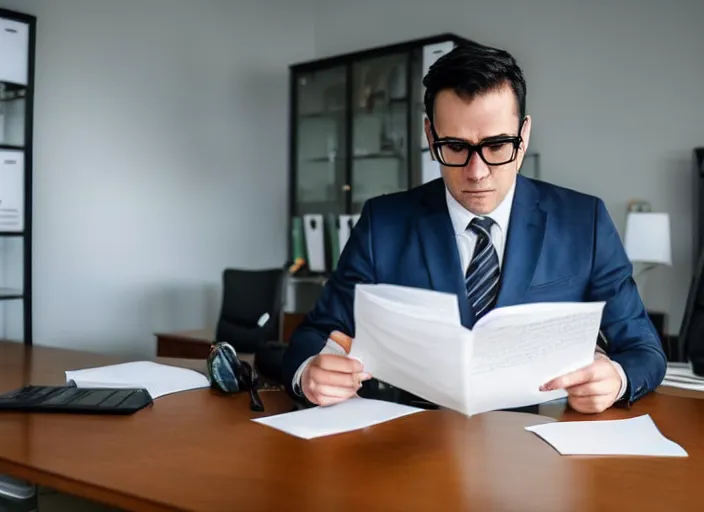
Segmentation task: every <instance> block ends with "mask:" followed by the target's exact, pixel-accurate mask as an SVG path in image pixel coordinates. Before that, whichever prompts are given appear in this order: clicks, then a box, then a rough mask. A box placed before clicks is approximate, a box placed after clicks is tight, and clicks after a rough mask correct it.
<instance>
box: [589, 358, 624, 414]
mask: <svg viewBox="0 0 704 512" xmlns="http://www.w3.org/2000/svg"><path fill="white" fill-rule="evenodd" d="M594 352H595V353H594V356H595V357H598V356H601V357H604V358H605V359H608V360H609V362H610V363H611V364H612V365H614V368H616V371H617V372H618V375H619V377H621V389H620V390H619V392H618V396H617V397H616V401H617V402H618V401H619V400H621V399H622V398H623V395H624V394H626V389H628V377H626V372H625V371H624V370H623V367H622V366H621V365H620V364H619V363H617V362H616V361H614V360H613V359H611V358H610V357H609V356H608V355H606V352H605V351H604V349H602V348H601V347H600V346H598V345H597V347H596V349H595V351H594Z"/></svg>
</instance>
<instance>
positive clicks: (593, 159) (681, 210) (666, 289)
mask: <svg viewBox="0 0 704 512" xmlns="http://www.w3.org/2000/svg"><path fill="white" fill-rule="evenodd" d="M702 27H704V2H701V1H698V0H689V1H687V0H674V1H670V2H659V1H653V0H632V1H625V0H613V1H612V0H609V1H606V0H600V1H591V2H585V1H563V0H554V1H541V0H534V1H531V2H525V1H519V0H516V1H508V0H492V1H476V0H475V1H467V0H436V1H434V2H428V1H421V0H356V1H354V2H349V1H347V0H319V1H318V8H317V10H316V37H315V47H316V56H318V57H323V56H328V55H332V54H337V53H341V52H347V51H353V50H358V49H362V48H367V47H373V46H378V45H383V44H387V43H394V42H399V41H403V40H409V39H415V38H419V37H424V36H429V35H434V34H437V33H441V32H455V33H456V34H458V35H461V36H464V37H467V38H471V39H476V40H477V41H480V42H483V43H486V44H490V45H496V46H500V47H503V48H506V49H507V50H509V51H510V52H511V53H512V54H513V55H514V56H515V57H516V58H517V59H518V60H519V62H520V64H521V65H522V67H523V69H524V72H525V74H526V79H527V83H528V110H529V112H530V114H532V116H533V135H532V139H531V146H532V149H533V150H536V151H539V152H540V153H541V155H542V159H541V160H542V161H541V166H542V173H543V177H544V179H546V180H547V181H552V182H555V183H558V184H561V185H565V186H568V187H572V188H576V189H579V190H582V191H585V192H588V193H592V194H595V195H598V196H600V197H601V198H603V199H604V201H605V202H606V204H607V207H608V208H609V211H610V213H611V215H612V217H613V218H614V221H615V222H616V223H617V226H618V227H619V229H620V230H623V227H624V224H625V210H626V203H627V202H628V200H630V199H632V198H642V199H645V200H648V201H650V202H651V204H652V206H653V209H654V210H656V211H665V212H669V213H670V215H671V222H672V230H673V233H672V246H673V268H670V269H667V268H661V269H656V270H654V271H653V273H652V274H651V277H650V278H649V281H648V282H647V283H646V286H645V287H644V288H642V291H643V295H644V299H645V301H646V305H647V306H648V307H649V308H650V309H653V310H659V311H667V312H669V313H670V318H669V330H670V332H672V333H676V332H677V331H678V330H679V326H680V321H681V317H682V313H683V309H684V303H685V299H686V294H687V289H688V286H689V276H690V272H691V240H692V238H691V236H692V235H691V232H692V231H691V230H692V227H691V221H692V204H691V192H690V190H691V189H690V182H691V172H692V171H691V168H692V167H691V165H692V164H691V162H692V148H693V147H694V146H697V145H704V101H703V100H702V91H703V90H704V59H702V49H704V30H703V29H702Z"/></svg>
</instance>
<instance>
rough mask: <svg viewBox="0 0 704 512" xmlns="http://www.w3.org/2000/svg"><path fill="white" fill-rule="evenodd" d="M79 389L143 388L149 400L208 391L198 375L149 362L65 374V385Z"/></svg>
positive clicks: (205, 383)
mask: <svg viewBox="0 0 704 512" xmlns="http://www.w3.org/2000/svg"><path fill="white" fill-rule="evenodd" d="M71 382H73V383H75V384H76V386H77V387H79V388H101V387H107V388H144V389H146V390H147V391H148V392H149V394H150V395H151V397H152V398H154V399H156V398H159V397H160V396H164V395H168V394H171V393H178V392H179V391H187V390H190V389H199V388H207V387H210V382H209V381H208V378H207V377H206V376H205V375H203V374H202V373H198V372H197V371H195V370H189V369H187V368H178V367H176V366H168V365H164V364H159V363H154V362H152V361H137V362H133V363H122V364H114V365H109V366H100V367H97V368H88V369H85V370H72V371H67V372H66V383H68V384H70V383H71Z"/></svg>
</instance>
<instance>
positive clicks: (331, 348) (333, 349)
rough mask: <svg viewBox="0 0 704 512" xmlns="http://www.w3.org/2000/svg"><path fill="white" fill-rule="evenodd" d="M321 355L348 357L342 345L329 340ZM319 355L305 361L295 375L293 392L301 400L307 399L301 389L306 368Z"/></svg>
mask: <svg viewBox="0 0 704 512" xmlns="http://www.w3.org/2000/svg"><path fill="white" fill-rule="evenodd" d="M320 353H321V354H334V355H338V356H346V355H347V352H345V349H344V348H342V347H341V346H340V345H338V344H337V343H335V342H334V341H333V340H331V339H330V338H328V340H327V342H326V343H325V346H324V347H323V350H321V351H320ZM317 355H318V354H316V355H315V356H310V357H309V358H308V359H306V360H305V361H303V363H301V366H299V367H298V370H296V373H294V374H293V382H292V383H291V387H292V388H293V392H294V393H295V394H296V395H297V396H300V397H301V398H305V396H304V395H303V389H302V387H301V377H302V376H303V372H304V370H305V369H306V366H308V365H309V364H310V362H311V360H312V359H313V358H315V357H316V356H317Z"/></svg>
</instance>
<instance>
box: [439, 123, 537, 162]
mask: <svg viewBox="0 0 704 512" xmlns="http://www.w3.org/2000/svg"><path fill="white" fill-rule="evenodd" d="M522 124H523V123H521V125H522ZM431 130H432V133H433V138H434V139H435V141H434V142H433V150H434V151H435V156H436V158H437V159H438V160H439V161H440V163H441V164H443V165H445V166H447V167H465V166H466V165H467V164H468V163H469V159H470V158H472V154H473V153H474V152H475V151H476V152H477V153H479V157H480V158H481V159H482V160H483V161H484V163H485V164H486V165H491V166H496V165H504V164H508V163H510V162H513V161H514V160H515V159H516V156H517V155H518V148H519V147H520V146H521V142H522V141H523V138H522V137H521V136H520V135H516V136H508V137H507V136H498V137H491V138H488V139H486V140H483V141H482V142H480V143H479V144H470V143H469V142H467V141H466V140H463V139H457V138H454V137H444V138H442V139H441V138H439V137H438V135H437V132H436V131H435V127H434V126H432V125H431ZM519 133H520V127H519Z"/></svg>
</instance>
